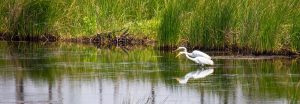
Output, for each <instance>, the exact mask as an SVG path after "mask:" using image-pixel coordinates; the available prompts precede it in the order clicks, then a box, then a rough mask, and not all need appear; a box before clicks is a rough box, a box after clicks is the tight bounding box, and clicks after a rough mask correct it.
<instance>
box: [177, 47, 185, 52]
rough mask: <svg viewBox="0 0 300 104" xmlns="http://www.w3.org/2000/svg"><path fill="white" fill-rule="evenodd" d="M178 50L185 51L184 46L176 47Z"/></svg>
mask: <svg viewBox="0 0 300 104" xmlns="http://www.w3.org/2000/svg"><path fill="white" fill-rule="evenodd" d="M179 50H183V51H187V50H186V48H185V47H178V48H177V49H176V50H175V51H179Z"/></svg>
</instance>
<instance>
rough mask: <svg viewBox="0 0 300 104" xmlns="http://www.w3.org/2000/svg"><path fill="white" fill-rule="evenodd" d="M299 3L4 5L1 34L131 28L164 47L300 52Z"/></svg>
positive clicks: (46, 1) (203, 0) (27, 1)
mask: <svg viewBox="0 0 300 104" xmlns="http://www.w3.org/2000/svg"><path fill="white" fill-rule="evenodd" d="M299 4H300V3H299V0H271V1H269V0H250V1H249V0H248V1H242V0H222V1H220V0H190V1H182V0H151V1H149V0H139V1H137V0H100V1H99V0H88V1H86V0H64V1H61V0H34V1H32V0H4V1H3V2H1V4H0V32H1V33H6V34H9V35H11V36H21V37H28V36H29V37H32V36H42V35H44V34H52V35H58V36H60V37H62V38H69V37H81V36H91V35H95V34H96V33H100V32H107V31H115V30H121V29H123V28H129V32H130V33H132V34H134V36H136V37H144V36H147V37H150V38H152V39H157V41H158V43H159V44H158V45H159V46H179V45H189V46H191V47H201V48H206V49H225V48H229V49H231V48H239V49H246V50H248V51H250V52H253V53H278V52H280V51H281V50H289V51H294V52H296V51H300V42H299V39H300V37H299V32H300V26H299V24H300V19H299V18H300V5H299Z"/></svg>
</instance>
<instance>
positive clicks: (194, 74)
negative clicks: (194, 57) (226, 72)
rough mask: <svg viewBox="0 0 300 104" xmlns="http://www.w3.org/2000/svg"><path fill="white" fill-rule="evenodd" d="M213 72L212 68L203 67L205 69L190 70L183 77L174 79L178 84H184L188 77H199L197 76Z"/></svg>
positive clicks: (202, 76)
mask: <svg viewBox="0 0 300 104" xmlns="http://www.w3.org/2000/svg"><path fill="white" fill-rule="evenodd" d="M213 72H214V69H212V68H210V69H205V70H203V69H202V70H201V69H198V70H197V71H192V72H189V73H187V74H186V75H185V76H184V77H182V78H176V80H177V81H178V82H179V83H180V84H186V83H187V82H188V80H189V79H190V78H193V79H199V78H204V77H206V76H208V75H210V74H212V73H213Z"/></svg>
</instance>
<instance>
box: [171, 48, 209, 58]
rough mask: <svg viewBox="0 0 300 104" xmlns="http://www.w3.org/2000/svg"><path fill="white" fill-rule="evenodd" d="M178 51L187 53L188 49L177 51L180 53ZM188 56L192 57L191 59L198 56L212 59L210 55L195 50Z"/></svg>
mask: <svg viewBox="0 0 300 104" xmlns="http://www.w3.org/2000/svg"><path fill="white" fill-rule="evenodd" d="M178 50H183V52H187V49H186V48H185V47H178V48H177V49H176V50H175V51H178ZM187 54H188V55H189V56H190V57H198V56H202V57H205V58H207V59H211V57H210V56H209V55H207V54H206V53H204V52H201V51H199V50H194V51H193V52H192V53H188V52H187Z"/></svg>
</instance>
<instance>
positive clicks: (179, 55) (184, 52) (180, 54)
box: [176, 52, 185, 57]
mask: <svg viewBox="0 0 300 104" xmlns="http://www.w3.org/2000/svg"><path fill="white" fill-rule="evenodd" d="M184 53H185V52H179V53H178V54H177V55H176V57H178V56H180V55H181V54H184Z"/></svg>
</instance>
